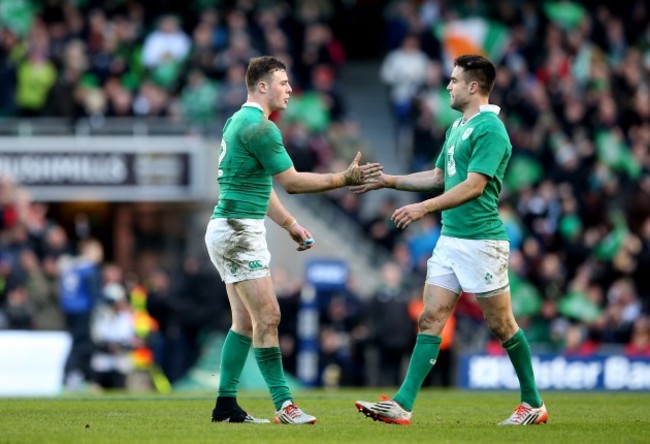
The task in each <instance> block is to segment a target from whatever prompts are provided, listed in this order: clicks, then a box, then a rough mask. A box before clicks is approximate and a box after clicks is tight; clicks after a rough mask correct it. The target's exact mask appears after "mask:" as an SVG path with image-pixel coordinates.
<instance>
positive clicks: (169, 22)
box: [142, 15, 191, 69]
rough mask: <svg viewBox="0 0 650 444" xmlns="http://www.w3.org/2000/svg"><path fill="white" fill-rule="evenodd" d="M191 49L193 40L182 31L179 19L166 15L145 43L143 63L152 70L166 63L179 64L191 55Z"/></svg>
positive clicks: (159, 20) (160, 19) (161, 18)
mask: <svg viewBox="0 0 650 444" xmlns="http://www.w3.org/2000/svg"><path fill="white" fill-rule="evenodd" d="M190 47H191V40H190V38H189V37H188V36H187V34H185V32H184V31H183V30H182V29H181V26H180V22H179V19H178V17H176V16H173V15H164V16H162V17H160V18H159V19H158V24H157V27H156V29H155V30H154V31H153V32H151V33H150V34H149V35H148V36H147V37H146V39H145V41H144V46H143V48H142V61H143V63H144V66H146V67H147V68H150V69H153V68H157V67H159V66H160V65H164V64H165V63H170V64H173V63H178V62H181V61H183V60H184V59H185V57H186V56H187V55H188V54H189V52H190Z"/></svg>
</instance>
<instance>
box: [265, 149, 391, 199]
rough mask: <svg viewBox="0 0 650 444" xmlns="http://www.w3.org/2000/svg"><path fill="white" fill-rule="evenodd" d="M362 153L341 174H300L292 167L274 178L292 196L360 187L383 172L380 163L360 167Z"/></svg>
mask: <svg viewBox="0 0 650 444" xmlns="http://www.w3.org/2000/svg"><path fill="white" fill-rule="evenodd" d="M360 160H361V153H357V155H356V157H355V158H354V160H353V161H352V163H351V164H350V166H349V167H348V168H347V169H346V170H345V171H341V172H339V173H329V174H319V173H309V172H298V171H296V169H295V168H294V167H291V168H289V169H287V170H285V171H283V172H281V173H279V174H276V175H275V176H273V177H274V178H275V180H277V181H278V183H279V184H280V185H281V186H282V188H284V189H285V190H286V191H287V192H288V193H290V194H299V193H318V192H321V191H329V190H334V189H336V188H341V187H344V186H347V185H358V184H360V183H363V180H364V179H372V178H375V177H377V176H378V175H379V174H380V173H381V170H382V166H381V164H379V163H366V164H365V165H359V161H360Z"/></svg>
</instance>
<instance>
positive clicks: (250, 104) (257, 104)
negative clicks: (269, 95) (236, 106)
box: [241, 102, 264, 112]
mask: <svg viewBox="0 0 650 444" xmlns="http://www.w3.org/2000/svg"><path fill="white" fill-rule="evenodd" d="M245 106H249V107H251V108H257V109H259V110H260V111H262V112H264V108H262V105H260V104H259V103H257V102H246V103H244V104H243V105H242V106H241V107H242V108H243V107H245Z"/></svg>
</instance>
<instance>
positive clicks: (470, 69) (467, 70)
mask: <svg viewBox="0 0 650 444" xmlns="http://www.w3.org/2000/svg"><path fill="white" fill-rule="evenodd" d="M454 66H458V67H460V68H463V71H464V74H465V76H466V80H467V81H468V82H474V81H475V82H478V87H479V89H480V91H481V92H482V93H483V94H485V95H489V94H490V92H492V88H494V79H495V78H496V76H497V70H496V68H495V67H494V64H493V63H492V62H490V61H489V60H488V59H486V58H485V57H483V56H481V55H474V54H470V55H462V56H460V57H458V58H456V60H454Z"/></svg>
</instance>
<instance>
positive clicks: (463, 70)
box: [353, 55, 548, 425]
mask: <svg viewBox="0 0 650 444" xmlns="http://www.w3.org/2000/svg"><path fill="white" fill-rule="evenodd" d="M495 75H496V70H495V67H494V65H493V64H492V63H491V62H490V61H489V60H487V59H486V58H484V57H482V56H478V55H464V56H461V57H458V58H457V59H456V60H455V62H454V69H453V71H452V74H451V80H450V82H449V85H448V86H447V90H448V91H449V93H450V105H451V107H452V108H453V109H455V110H458V111H460V112H461V113H462V114H463V115H462V117H461V118H459V119H458V120H456V121H455V122H454V123H453V124H452V126H451V127H450V128H449V129H448V130H447V133H446V136H445V143H444V145H443V147H442V150H441V152H440V155H439V156H438V159H437V161H436V164H435V167H434V168H433V169H431V170H429V171H423V172H418V173H413V174H408V175H401V176H393V175H388V174H385V173H383V172H382V173H380V175H379V177H378V178H368V179H367V180H366V181H365V182H366V183H365V184H363V185H359V186H356V187H353V191H354V192H356V193H364V192H366V191H370V190H375V189H379V188H394V189H397V190H404V191H419V192H424V191H427V192H430V191H435V190H438V191H439V192H440V193H441V194H439V195H437V196H436V197H434V198H431V199H428V200H425V201H423V202H418V203H415V204H412V205H406V206H404V207H402V208H399V209H397V210H396V211H395V212H394V214H393V216H392V219H393V222H394V223H395V225H396V226H397V227H398V228H402V229H404V228H406V227H408V226H409V225H410V224H411V223H412V222H414V221H417V220H419V219H421V218H422V217H423V216H424V215H425V214H427V213H433V212H442V233H441V236H440V239H439V240H438V243H437V245H436V247H435V248H434V250H433V253H432V255H431V258H430V259H429V260H428V262H427V276H426V280H425V285H424V291H423V298H424V308H423V311H422V313H421V314H420V317H419V320H418V327H419V333H418V336H417V340H416V344H415V348H414V349H413V353H412V355H411V360H410V363H409V367H408V371H407V374H406V377H405V379H404V381H403V383H402V385H401V386H400V388H399V390H398V392H397V393H396V394H395V396H393V397H392V398H390V399H388V398H386V399H382V400H381V401H380V402H367V401H357V402H356V404H355V405H356V407H357V409H358V410H359V411H360V412H361V413H363V414H365V415H366V416H369V417H371V418H373V419H375V420H380V421H383V422H387V423H393V424H403V425H407V424H410V423H411V414H412V410H413V404H414V403H415V398H416V396H417V393H418V391H419V390H420V388H421V386H422V383H423V381H424V379H425V377H426V376H427V374H428V373H429V371H430V370H431V368H432V367H433V365H434V364H435V362H436V359H437V357H438V352H439V350H440V342H441V337H440V335H441V332H442V329H443V327H444V325H445V323H446V322H447V320H448V319H449V316H450V315H451V313H452V311H453V309H454V306H455V305H456V302H457V300H458V298H459V296H460V294H461V293H462V292H468V293H473V294H475V295H476V297H477V299H478V302H479V304H480V306H481V309H482V311H483V316H484V318H485V321H486V323H487V326H488V328H489V329H490V330H491V331H492V333H493V334H494V335H495V336H496V337H497V338H498V339H499V340H500V341H501V344H502V346H503V348H504V349H505V350H506V352H507V354H508V356H509V357H510V360H511V362H512V364H513V366H514V369H515V372H516V374H517V377H518V378H519V384H520V388H521V403H520V405H519V406H518V407H517V408H516V409H515V411H514V413H513V414H512V415H511V416H510V417H509V418H508V419H506V420H505V421H502V422H501V423H500V424H501V425H526V424H541V423H545V422H546V421H547V419H548V412H547V411H546V407H545V405H544V403H543V401H542V399H541V397H540V394H539V392H538V391H537V387H536V384H535V376H534V374H533V366H532V362H531V352H530V347H529V345H528V341H527V340H526V337H525V335H524V333H523V331H522V330H521V329H520V328H519V326H518V325H517V322H516V321H515V318H514V316H513V314H512V306H511V301H510V285H509V281H508V259H509V254H510V244H509V241H508V237H507V235H506V231H505V229H504V226H503V222H502V221H501V219H500V217H499V213H498V202H499V192H500V191H501V186H502V183H503V177H504V174H505V171H506V167H507V165H508V161H509V160H510V155H511V152H512V146H511V144H510V139H509V137H508V133H507V132H506V129H505V126H504V125H503V122H501V120H500V119H499V117H498V113H499V107H498V106H495V105H490V104H489V95H490V91H491V90H492V87H493V86H494V79H495ZM387 334H390V331H388V332H387Z"/></svg>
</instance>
